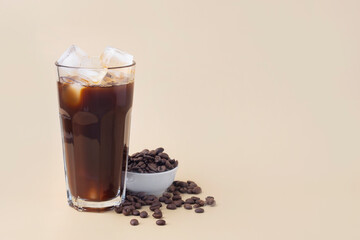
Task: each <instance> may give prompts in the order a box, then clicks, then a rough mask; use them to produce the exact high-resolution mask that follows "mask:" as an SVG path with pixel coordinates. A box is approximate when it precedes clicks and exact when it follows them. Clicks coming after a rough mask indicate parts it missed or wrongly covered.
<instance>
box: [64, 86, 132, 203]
mask: <svg viewBox="0 0 360 240" xmlns="http://www.w3.org/2000/svg"><path fill="white" fill-rule="evenodd" d="M58 90H59V103H60V119H61V124H62V134H63V142H64V146H63V147H64V157H65V164H66V165H65V170H66V172H67V182H68V186H69V189H70V193H71V195H72V196H73V197H76V198H78V197H79V198H82V199H84V200H88V201H107V200H110V199H113V198H115V197H117V196H119V194H120V193H121V192H122V188H123V186H122V185H123V183H122V170H125V167H126V161H127V155H128V147H127V146H128V144H129V130H130V116H131V107H132V99H133V90H134V83H133V82H132V83H128V84H124V85H117V86H111V87H82V88H81V87H79V86H77V85H74V84H69V83H62V82H58Z"/></svg>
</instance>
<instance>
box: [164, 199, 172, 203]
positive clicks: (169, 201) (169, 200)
mask: <svg viewBox="0 0 360 240" xmlns="http://www.w3.org/2000/svg"><path fill="white" fill-rule="evenodd" d="M172 202H173V200H171V199H169V198H167V199H166V200H165V204H170V203H172Z"/></svg>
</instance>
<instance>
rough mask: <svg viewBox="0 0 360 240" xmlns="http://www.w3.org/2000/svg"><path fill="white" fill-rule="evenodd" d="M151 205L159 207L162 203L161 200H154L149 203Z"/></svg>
mask: <svg viewBox="0 0 360 240" xmlns="http://www.w3.org/2000/svg"><path fill="white" fill-rule="evenodd" d="M151 206H152V207H155V206H158V207H161V206H162V204H161V202H159V201H156V202H153V203H152V204H151Z"/></svg>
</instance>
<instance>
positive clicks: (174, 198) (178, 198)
mask: <svg viewBox="0 0 360 240" xmlns="http://www.w3.org/2000/svg"><path fill="white" fill-rule="evenodd" d="M180 199H181V196H180V195H174V196H173V197H172V200H173V201H176V200H180Z"/></svg>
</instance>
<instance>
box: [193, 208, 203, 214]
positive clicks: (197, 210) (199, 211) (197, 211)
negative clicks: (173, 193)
mask: <svg viewBox="0 0 360 240" xmlns="http://www.w3.org/2000/svg"><path fill="white" fill-rule="evenodd" d="M195 212H196V213H203V212H204V209H203V208H197V209H195Z"/></svg>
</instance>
